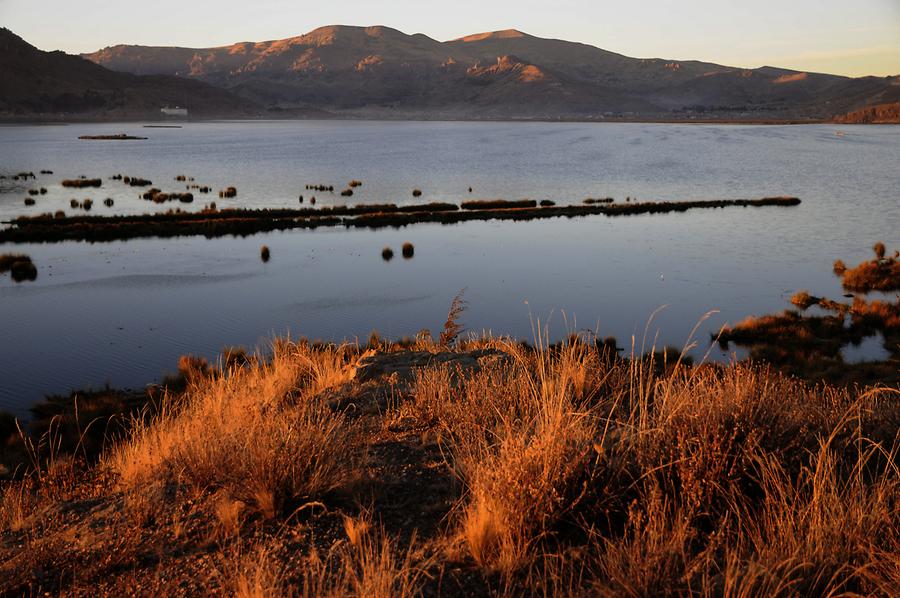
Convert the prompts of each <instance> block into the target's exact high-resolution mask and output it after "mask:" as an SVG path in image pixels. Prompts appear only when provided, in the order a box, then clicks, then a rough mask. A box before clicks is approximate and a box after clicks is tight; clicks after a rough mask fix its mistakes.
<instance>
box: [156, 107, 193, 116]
mask: <svg viewBox="0 0 900 598" xmlns="http://www.w3.org/2000/svg"><path fill="white" fill-rule="evenodd" d="M160 112H162V113H163V116H187V115H188V110H187V108H182V107H180V106H175V107H174V108H169V107H168V106H166V107H165V108H162V109H161V110H160Z"/></svg>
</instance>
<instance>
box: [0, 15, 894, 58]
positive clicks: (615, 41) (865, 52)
mask: <svg viewBox="0 0 900 598" xmlns="http://www.w3.org/2000/svg"><path fill="white" fill-rule="evenodd" d="M337 24H340V25H387V26H389V27H393V28H395V29H399V30H401V31H403V32H405V33H424V34H425V35H428V36H429V37H432V38H435V39H438V40H441V41H445V40H449V39H455V38H457V37H461V36H463V35H468V34H471V33H478V32H482V31H494V30H499V29H519V30H521V31H524V32H526V33H530V34H532V35H537V36H540V37H551V38H559V39H566V40H570V41H578V42H583V43H587V44H591V45H594V46H598V47H601V48H603V49H605V50H610V51H613V52H619V53H621V54H625V55H628V56H634V57H639V58H670V59H674V60H689V59H696V60H705V61H710V62H717V63H719V64H725V65H729V66H738V67H747V68H754V67H759V66H765V65H770V66H779V67H784V68H792V69H797V70H801V71H815V72H827V73H834V74H839V75H850V76H862V75H878V76H885V75H897V74H900V0H749V1H748V0H681V1H671V0H627V1H623V0H592V1H591V0H549V1H548V0H542V1H534V0H516V1H511V0H503V1H493V2H491V1H488V0H454V1H453V2H451V3H434V2H428V1H426V0H418V1H415V0H382V1H381V2H374V1H372V0H326V1H324V2H315V3H310V2H302V1H290V0H253V1H250V2H248V1H247V0H218V1H208V0H205V1H200V2H196V1H195V2H191V1H188V0H153V1H152V2H151V1H146V0H145V1H136V0H0V26H3V27H7V28H9V29H11V30H12V31H13V32H14V33H16V34H18V35H20V36H21V37H23V38H24V39H25V40H26V41H28V42H30V43H31V44H33V45H35V46H37V47H38V48H41V49H42V50H57V49H58V50H64V51H66V52H69V53H81V52H92V51H94V50H98V49H100V48H103V47H105V46H111V45H115V44H141V45H160V46H175V45H177V46H188V47H210V46H220V45H227V44H232V43H235V42H239V41H263V40H272V39H281V38H285V37H293V36H296V35H300V34H303V33H306V32H308V31H310V30H312V29H315V28H316V27H319V26H322V25H337Z"/></svg>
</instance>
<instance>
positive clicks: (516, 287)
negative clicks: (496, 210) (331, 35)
mask: <svg viewBox="0 0 900 598" xmlns="http://www.w3.org/2000/svg"><path fill="white" fill-rule="evenodd" d="M842 129H843V130H844V131H845V133H846V134H845V136H844V137H837V136H836V135H835V134H834V132H835V128H834V127H831V126H825V125H822V126H818V125H817V126H795V127H782V126H724V125H642V124H574V123H573V124H568V123H566V124H556V123H383V122H262V123H259V122H257V123H188V124H185V126H184V128H182V129H143V128H141V127H140V125H137V124H133V125H121V124H120V125H77V126H68V127H56V126H54V127H39V126H22V127H2V128H0V170H2V173H3V174H7V175H8V174H10V173H15V172H18V171H20V170H25V171H34V172H35V173H37V172H38V171H39V170H41V169H45V168H48V169H51V170H53V171H54V174H53V175H52V176H44V177H41V176H39V178H38V180H37V181H36V182H28V183H27V184H26V185H24V186H21V185H20V186H18V187H15V186H14V185H13V184H12V181H9V180H6V181H0V183H3V184H4V185H3V192H0V220H8V219H9V218H10V217H13V216H16V215H20V214H23V213H40V212H47V211H55V210H58V209H62V210H64V211H66V212H67V213H72V209H71V208H70V207H69V200H70V199H71V198H78V199H84V198H85V197H92V198H93V199H94V200H95V203H94V207H93V210H92V212H91V213H96V214H108V213H143V212H147V211H160V210H162V211H164V210H165V209H168V208H169V207H182V208H184V207H185V206H184V205H182V204H169V205H163V206H157V205H154V204H152V203H150V202H146V201H144V200H141V199H138V193H139V191H140V189H137V188H131V187H127V186H125V185H122V184H121V183H117V182H115V181H109V180H106V179H108V177H110V176H112V175H113V174H116V173H122V174H126V175H136V176H142V177H145V178H149V179H151V180H152V181H153V183H154V186H156V187H159V188H161V189H163V190H164V191H175V190H179V189H182V188H183V185H184V183H177V182H175V181H174V180H173V179H174V177H175V176H176V175H179V174H185V175H187V176H193V177H195V178H196V181H195V182H196V183H198V184H206V185H210V186H211V187H212V188H213V190H214V193H213V194H210V195H209V196H204V195H200V194H197V193H196V192H195V197H196V199H195V202H194V203H193V204H191V205H189V206H187V208H188V209H199V208H201V207H202V205H203V203H205V202H208V201H215V202H216V203H217V204H218V205H219V207H227V206H241V207H273V206H290V207H294V206H297V205H298V202H297V196H298V195H300V194H303V195H304V196H306V197H307V198H308V197H310V196H311V195H315V196H316V197H317V200H318V202H317V205H319V206H321V205H329V204H332V203H345V200H346V198H341V197H340V196H339V194H338V191H340V189H343V188H344V186H345V184H346V183H347V182H348V181H350V180H351V179H360V180H362V181H363V186H362V187H358V188H357V189H355V191H354V195H353V197H352V198H349V199H350V200H351V201H350V203H354V204H355V203H375V202H385V201H390V202H395V203H412V202H414V201H416V202H418V201H422V200H424V201H453V202H459V201H461V200H464V199H469V198H495V197H502V198H507V199H516V198H522V197H529V198H533V199H552V200H554V201H557V202H558V203H580V202H581V200H582V199H584V198H586V197H605V196H613V197H615V198H616V199H617V200H618V201H623V200H624V199H625V197H632V198H638V199H641V200H649V199H666V200H677V199H718V198H726V199H727V198H743V197H750V198H752V197H761V196H766V195H782V194H787V195H797V196H799V197H801V198H802V199H803V204H802V205H801V206H799V207H798V208H787V209H782V208H764V209H750V208H747V209H742V208H730V209H725V210H709V211H694V212H687V213H684V214H663V215H643V216H636V217H627V218H616V219H609V218H604V217H590V218H581V219H572V220H569V219H556V220H537V221H530V222H502V223H500V222H469V223H464V224H458V225H452V226H441V225H435V224H422V225H416V226H412V227H408V228H405V229H400V230H394V229H384V230H377V231H369V230H340V229H329V230H325V229H320V230H315V231H301V230H296V231H287V232H279V233H269V234H263V235H257V236H254V237H250V238H246V239H240V238H238V239H232V238H223V239H215V240H206V239H203V238H197V237H192V238H177V239H166V240H148V239H141V240H134V241H127V242H115V243H97V244H88V243H74V242H73V243H62V244H48V245H41V244H28V245H20V246H14V247H9V246H4V247H2V248H0V251H2V252H8V251H16V252H23V253H28V254H30V255H31V256H32V258H33V259H34V261H35V263H36V264H37V265H38V268H39V277H38V280H37V281H36V282H35V283H30V284H29V283H24V284H19V285H15V284H13V283H12V282H11V281H10V280H9V278H8V277H6V276H4V277H0V317H2V326H3V341H2V345H0V408H5V409H12V410H14V411H15V412H17V413H20V414H21V413H23V410H24V409H25V408H26V406H27V405H28V404H30V403H32V402H33V401H34V400H36V399H38V398H40V397H41V396H42V395H43V394H46V393H49V392H65V391H68V390H69V389H72V388H78V387H84V386H91V385H93V386H99V385H102V384H104V383H106V382H109V383H111V384H113V385H115V386H140V385H142V384H144V383H147V382H150V381H152V380H155V379H158V378H159V377H160V374H161V373H162V372H163V371H165V370H172V369H174V367H175V363H176V361H177V357H178V355H180V354H181V353H187V352H193V353H195V354H203V355H206V356H207V357H213V356H214V355H215V354H216V353H217V352H218V351H219V350H220V349H221V348H222V347H223V346H225V345H235V344H245V345H254V344H256V343H258V342H261V341H264V340H265V339H266V338H268V337H270V336H271V335H273V334H285V333H288V332H290V333H292V334H293V335H294V336H298V335H304V336H308V337H312V338H323V339H338V340H339V339H343V338H353V337H355V336H359V337H363V338H364V337H366V336H368V334H369V332H370V331H371V330H373V329H377V330H379V331H380V332H381V334H382V335H383V336H388V337H398V336H402V335H413V334H415V333H416V332H417V331H419V330H420V329H421V328H423V327H428V328H431V329H432V330H436V329H437V328H438V327H439V326H440V325H441V323H442V322H443V319H444V317H445V316H446V311H447V307H448V306H449V303H450V300H451V299H452V298H453V296H454V295H455V294H456V293H457V292H458V291H459V289H461V288H462V287H467V288H468V291H467V294H466V298H467V299H468V301H469V304H470V308H469V310H468V311H467V312H466V314H465V317H464V323H465V324H466V326H467V327H468V329H469V330H475V331H480V330H483V329H485V330H488V329H489V330H492V331H493V332H494V333H498V334H511V335H513V336H516V337H522V338H530V336H531V329H532V324H531V321H530V318H532V317H533V318H540V319H541V320H542V321H544V320H546V319H547V318H548V317H549V318H550V325H551V329H552V332H553V333H554V334H555V336H561V335H563V334H564V333H565V332H566V324H565V323H564V320H563V314H565V316H566V319H567V320H568V326H569V328H573V327H575V326H577V327H578V328H580V329H584V328H588V329H597V330H598V331H599V334H601V335H602V336H608V335H614V336H617V337H618V338H619V340H620V345H629V344H630V337H631V336H632V335H637V341H638V343H640V340H641V336H642V335H643V331H644V327H645V324H646V322H647V319H648V317H649V316H650V314H651V313H652V312H653V311H654V310H655V309H656V308H657V307H659V306H661V305H663V304H667V305H668V308H666V309H665V310H664V311H663V312H662V313H661V314H660V315H658V316H657V317H656V319H655V320H654V322H653V324H652V325H651V327H650V330H651V337H652V336H653V335H654V334H655V333H656V332H657V331H658V333H659V341H658V342H659V343H660V344H662V343H666V344H675V345H679V346H681V345H682V344H683V343H684V342H685V340H686V338H687V336H688V334H689V332H690V330H691V328H692V327H693V326H694V324H695V323H696V322H697V321H698V319H699V318H700V317H701V316H702V315H703V314H704V313H706V312H707V311H709V310H720V313H719V314H717V315H716V316H714V317H712V318H710V319H709V320H708V321H707V322H705V324H704V325H703V327H702V328H701V331H700V334H699V340H700V341H702V342H701V345H702V346H701V347H699V348H698V349H697V351H696V354H697V355H698V356H700V355H702V353H703V352H704V351H705V350H706V347H707V344H708V340H709V334H710V333H711V332H714V331H715V330H717V329H718V328H719V327H720V326H721V325H722V324H723V323H725V322H734V321H736V320H738V319H741V318H743V317H745V316H747V315H749V314H762V313H770V312H773V311H778V310H781V309H783V308H785V307H787V306H788V303H787V298H788V297H789V296H790V295H791V294H792V293H793V292H794V291H795V290H797V289H800V288H805V289H809V290H810V291H811V292H813V293H814V294H819V295H822V294H824V295H827V296H831V297H839V296H840V294H841V292H840V288H839V285H838V280H837V279H836V278H835V277H834V276H833V275H832V274H831V263H832V261H833V260H834V259H835V258H837V257H840V258H841V259H843V260H844V261H846V262H847V263H855V262H856V261H859V260H862V259H864V258H868V257H869V254H870V251H871V250H870V249H869V248H870V246H871V244H872V243H873V242H874V241H875V240H877V239H881V240H883V241H884V242H885V243H886V244H887V245H888V246H889V247H895V246H897V245H898V244H900V233H898V231H900V207H898V206H900V195H898V193H900V192H898V189H900V175H898V172H900V168H898V165H900V129H898V128H895V127H889V126H868V127H842ZM117 132H127V133H132V134H139V135H145V136H147V137H150V139H148V140H147V141H130V142H102V141H79V140H77V137H78V136H79V135H83V134H95V133H97V134H99V133H117ZM81 174H84V175H87V176H89V177H94V176H99V177H103V178H104V183H103V187H102V188H101V189H81V190H77V192H74V193H73V192H72V190H67V189H63V188H62V187H60V186H59V182H60V181H61V180H62V179H64V178H72V177H76V176H78V175H81ZM308 183H325V184H333V185H334V186H335V190H336V192H335V193H334V194H328V193H324V194H323V193H317V192H311V191H306V190H305V189H304V186H305V185H306V184H308ZM228 185H235V186H236V187H237V188H238V196H237V198H235V199H226V200H223V199H219V198H218V197H217V196H216V194H215V191H217V190H218V189H221V188H224V187H226V186H228ZM40 186H44V187H47V189H48V193H47V195H44V196H38V197H37V205H36V206H34V207H30V208H26V207H25V206H24V205H23V201H22V200H23V198H24V197H26V196H27V194H26V193H27V189H28V188H31V187H40ZM469 186H472V187H473V188H474V192H473V193H472V194H471V195H470V194H469V193H468V191H467V189H468V187H469ZM413 188H421V189H423V191H424V192H425V193H424V195H423V197H422V198H420V199H419V200H414V199H413V198H412V196H411V190H412V189H413ZM106 197H112V198H113V199H114V200H115V206H114V207H113V208H112V209H110V208H106V207H105V206H103V205H102V203H101V201H102V199H104V198H106ZM404 241H411V242H413V243H414V244H415V247H416V253H415V258H414V259H412V260H403V259H401V258H400V257H399V248H400V245H401V244H402V243H403V242H404ZM262 244H266V245H268V246H269V247H270V248H271V252H272V259H271V261H270V262H269V263H267V264H263V263H261V262H260V259H259V247H260V245H262ZM384 246H392V247H393V248H394V250H395V252H396V253H397V254H398V256H397V257H396V258H395V259H394V260H392V261H391V262H387V263H386V262H384V261H382V259H381V255H380V253H381V248H382V247H384ZM573 320H577V324H573ZM712 356H713V357H714V358H717V359H726V358H727V356H726V355H722V354H721V353H719V352H718V351H717V350H716V351H714V352H713V355H712Z"/></svg>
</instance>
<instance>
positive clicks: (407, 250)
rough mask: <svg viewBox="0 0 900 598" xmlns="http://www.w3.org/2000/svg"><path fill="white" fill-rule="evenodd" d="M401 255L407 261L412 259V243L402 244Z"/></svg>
mask: <svg viewBox="0 0 900 598" xmlns="http://www.w3.org/2000/svg"><path fill="white" fill-rule="evenodd" d="M402 253H403V258H404V259H407V260H409V259H412V257H413V256H414V255H415V253H416V248H415V246H414V245H413V244H412V243H410V242H409V241H407V242H406V243H404V244H403V248H402Z"/></svg>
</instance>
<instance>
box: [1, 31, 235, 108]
mask: <svg viewBox="0 0 900 598" xmlns="http://www.w3.org/2000/svg"><path fill="white" fill-rule="evenodd" d="M179 104H180V105H186V104H190V105H191V107H192V110H193V111H194V112H195V113H196V114H197V115H199V116H201V117H203V116H205V117H215V116H238V115H244V114H248V110H250V109H251V106H250V102H248V101H247V100H245V99H242V98H238V97H237V96H235V95H233V94H232V93H231V92H229V91H227V90H223V89H220V88H217V87H214V86H211V85H209V84H207V83H204V82H202V81H198V80H190V79H184V78H180V77H173V76H166V75H150V76H137V75H133V74H128V73H120V72H114V71H111V70H109V69H106V68H104V67H102V66H100V65H97V64H95V63H93V62H91V61H88V60H85V59H83V58H80V57H78V56H72V55H69V54H65V53H63V52H59V51H55V52H45V51H42V50H39V49H37V48H35V47H34V46H32V45H31V44H29V43H28V42H26V41H25V40H23V39H22V38H21V37H19V36H17V35H16V34H15V33H13V32H12V31H10V30H9V29H6V28H0V117H2V118H4V119H9V118H28V117H32V116H34V115H50V116H54V117H59V116H62V117H72V116H75V117H79V116H84V115H88V116H90V117H94V118H130V117H141V118H147V117H151V118H154V117H155V118H159V117H160V108H161V107H163V106H167V105H179Z"/></svg>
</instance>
